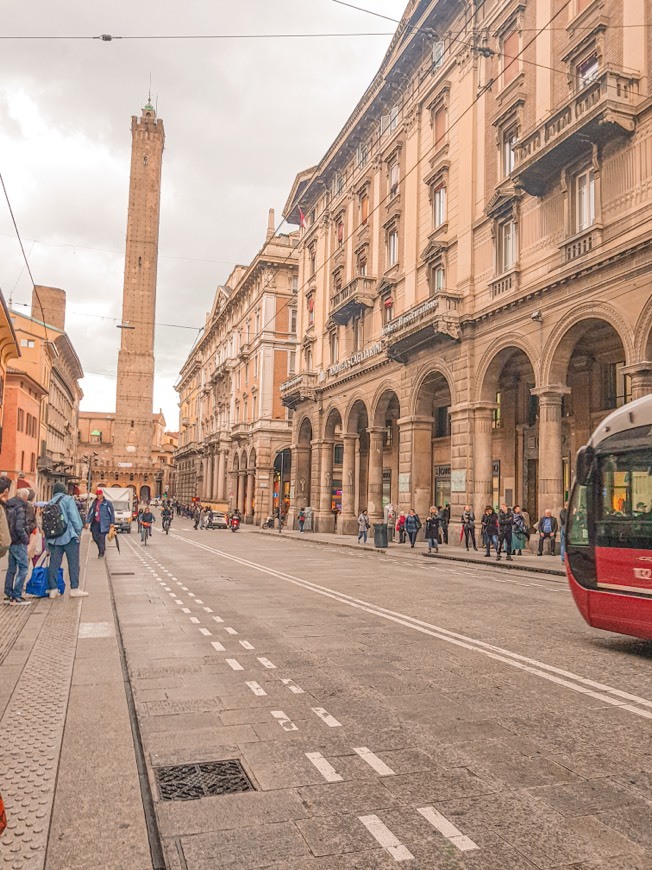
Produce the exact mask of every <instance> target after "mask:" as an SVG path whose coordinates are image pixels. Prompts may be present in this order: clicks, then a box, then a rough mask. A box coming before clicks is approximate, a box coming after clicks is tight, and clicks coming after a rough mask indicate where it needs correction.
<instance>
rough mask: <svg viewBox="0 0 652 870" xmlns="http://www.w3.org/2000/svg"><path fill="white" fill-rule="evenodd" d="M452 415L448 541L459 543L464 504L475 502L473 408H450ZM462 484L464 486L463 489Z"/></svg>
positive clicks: (461, 406) (463, 406)
mask: <svg viewBox="0 0 652 870" xmlns="http://www.w3.org/2000/svg"><path fill="white" fill-rule="evenodd" d="M449 413H450V418H451V453H450V459H451V498H450V506H451V521H450V526H449V530H448V540H449V541H450V543H451V544H455V545H457V544H459V543H460V518H461V516H462V511H463V510H464V506H465V505H467V504H470V505H472V504H473V461H472V450H473V409H472V408H471V407H470V406H469V405H467V404H464V405H462V404H460V405H457V406H456V407H454V408H451V409H450V412H449ZM462 487H463V488H462Z"/></svg>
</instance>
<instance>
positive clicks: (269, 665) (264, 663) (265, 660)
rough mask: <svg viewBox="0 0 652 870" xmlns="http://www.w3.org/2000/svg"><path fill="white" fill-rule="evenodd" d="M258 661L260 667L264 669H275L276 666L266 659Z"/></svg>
mask: <svg viewBox="0 0 652 870" xmlns="http://www.w3.org/2000/svg"><path fill="white" fill-rule="evenodd" d="M258 661H259V662H260V663H261V665H262V666H263V667H264V668H275V667H276V665H275V664H274V663H273V662H270V660H269V659H266V658H265V657H264V656H263V657H262V658H259V659H258Z"/></svg>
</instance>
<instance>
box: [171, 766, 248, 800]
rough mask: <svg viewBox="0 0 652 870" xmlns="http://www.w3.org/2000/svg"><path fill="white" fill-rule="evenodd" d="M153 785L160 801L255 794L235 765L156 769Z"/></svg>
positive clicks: (239, 768)
mask: <svg viewBox="0 0 652 870" xmlns="http://www.w3.org/2000/svg"><path fill="white" fill-rule="evenodd" d="M154 770H155V773H156V782H157V784H158V790H159V794H160V795H161V800H163V801H196V800H199V798H203V797H215V796H216V795H224V794H237V793H239V792H244V791H255V789H254V786H253V784H252V782H251V780H250V779H249V777H248V776H247V774H246V773H245V771H244V768H243V767H242V765H241V764H240V762H239V761H235V760H233V761H205V762H202V763H201V764H178V765H175V766H174V767H157V768H155V769H154Z"/></svg>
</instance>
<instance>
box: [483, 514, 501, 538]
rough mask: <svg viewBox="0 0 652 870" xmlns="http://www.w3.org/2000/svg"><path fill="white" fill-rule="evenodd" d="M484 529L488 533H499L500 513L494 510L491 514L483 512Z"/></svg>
mask: <svg viewBox="0 0 652 870" xmlns="http://www.w3.org/2000/svg"><path fill="white" fill-rule="evenodd" d="M482 531H483V532H485V533H486V534H487V535H497V534H498V514H497V513H496V511H492V512H491V513H490V514H482Z"/></svg>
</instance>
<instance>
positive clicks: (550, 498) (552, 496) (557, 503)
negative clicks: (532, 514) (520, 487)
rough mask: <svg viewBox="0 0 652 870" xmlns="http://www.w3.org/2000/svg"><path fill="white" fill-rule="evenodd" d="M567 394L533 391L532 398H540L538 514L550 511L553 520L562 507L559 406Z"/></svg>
mask: <svg viewBox="0 0 652 870" xmlns="http://www.w3.org/2000/svg"><path fill="white" fill-rule="evenodd" d="M568 393H570V390H569V388H568V387H563V386H560V385H554V386H547V387H538V388H536V389H534V390H532V395H534V396H538V398H539V513H540V514H543V512H544V511H545V510H546V509H547V508H550V509H551V510H552V512H553V514H554V516H556V517H559V511H560V510H561V509H562V507H563V506H564V481H563V475H562V462H561V435H562V431H561V403H562V399H563V397H564V396H565V395H567V394H568ZM537 519H538V517H536V518H534V519H533V522H536V520H537Z"/></svg>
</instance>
